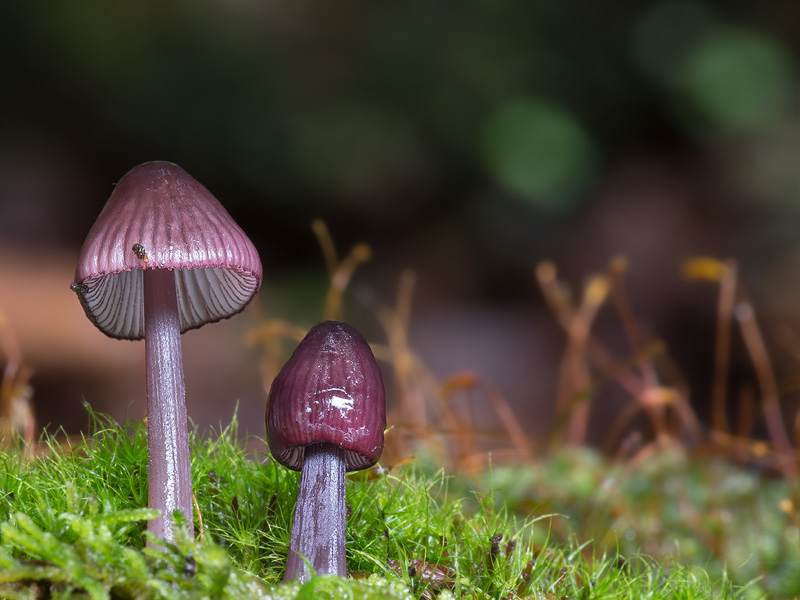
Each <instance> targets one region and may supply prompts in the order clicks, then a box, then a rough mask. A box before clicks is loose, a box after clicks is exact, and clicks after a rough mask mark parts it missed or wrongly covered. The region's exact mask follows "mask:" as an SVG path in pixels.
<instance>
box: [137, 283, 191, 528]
mask: <svg viewBox="0 0 800 600" xmlns="http://www.w3.org/2000/svg"><path fill="white" fill-rule="evenodd" d="M144 318H145V329H144V330H145V358H146V362H147V446H148V453H149V480H148V481H149V487H148V504H149V506H150V508H157V509H159V510H160V511H161V516H160V517H158V518H157V519H153V520H152V521H150V522H149V523H148V525H147V528H148V530H149V531H150V532H151V533H154V534H156V535H158V536H160V537H163V538H165V539H167V540H172V539H173V538H174V535H173V532H172V524H173V518H172V515H173V513H174V512H175V511H176V510H178V511H180V512H181V513H183V516H184V519H185V522H186V523H188V524H190V525H191V523H193V520H192V479H191V471H190V463H189V440H188V432H187V418H186V388H185V386H184V382H183V354H182V351H181V331H180V320H179V316H178V299H177V292H176V291H175V275H174V273H173V272H172V271H171V270H168V269H145V270H144Z"/></svg>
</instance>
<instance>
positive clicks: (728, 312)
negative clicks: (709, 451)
mask: <svg viewBox="0 0 800 600" xmlns="http://www.w3.org/2000/svg"><path fill="white" fill-rule="evenodd" d="M736 280H737V266H736V262H734V261H732V260H726V261H725V262H723V263H722V271H721V275H720V282H719V283H720V286H719V307H718V309H717V335H716V340H715V344H714V384H713V388H712V390H711V426H712V427H713V428H714V429H716V430H717V431H724V432H728V431H730V426H729V424H728V416H727V410H726V406H725V399H726V397H727V394H728V369H729V363H730V353H731V323H732V321H733V307H734V303H735V301H736V287H737V283H736Z"/></svg>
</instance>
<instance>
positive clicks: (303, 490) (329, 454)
mask: <svg viewBox="0 0 800 600" xmlns="http://www.w3.org/2000/svg"><path fill="white" fill-rule="evenodd" d="M344 474H345V462H344V451H343V450H342V449H341V448H339V447H338V446H335V445H333V444H314V445H312V446H309V447H307V448H306V449H305V460H304V462H303V470H302V474H301V476H300V491H299V492H298V494H297V506H296V507H295V512H294V522H293V523H292V539H291V541H290V543H289V557H288V560H287V561H286V575H285V577H284V578H283V579H284V581H290V580H292V579H299V580H300V581H301V582H305V581H307V580H308V579H309V578H310V576H311V573H310V572H309V570H308V567H307V566H306V564H305V563H304V561H303V559H302V557H301V555H302V556H304V557H305V558H306V559H307V560H308V561H309V563H310V564H311V567H312V568H313V569H314V572H315V573H330V574H333V575H339V576H340V577H346V576H347V564H346V561H345V496H344V490H345V477H344Z"/></svg>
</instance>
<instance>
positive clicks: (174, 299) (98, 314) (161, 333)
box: [70, 162, 262, 539]
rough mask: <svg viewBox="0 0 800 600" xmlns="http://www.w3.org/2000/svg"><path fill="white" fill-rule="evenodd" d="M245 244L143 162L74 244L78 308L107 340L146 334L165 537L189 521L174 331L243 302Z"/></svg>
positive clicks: (255, 265)
mask: <svg viewBox="0 0 800 600" xmlns="http://www.w3.org/2000/svg"><path fill="white" fill-rule="evenodd" d="M261 278H262V270H261V261H260V259H259V257H258V252H257V251H256V249H255V247H254V246H253V244H252V243H251V242H250V240H249V239H248V238H247V236H246V235H245V234H244V232H243V231H242V230H241V229H240V228H239V226H238V225H237V224H236V223H235V222H234V220H233V219H232V218H231V217H230V215H229V214H228V213H227V212H226V210H225V209H224V208H223V207H222V205H221V204H220V203H219V202H218V201H217V199H216V198H214V196H212V195H211V193H210V192H209V191H208V190H207V189H206V188H205V187H203V186H202V185H201V184H200V183H199V182H197V181H196V180H195V179H193V178H192V177H191V176H190V175H189V174H188V173H186V171H184V170H183V169H181V168H180V167H179V166H177V165H174V164H172V163H167V162H151V163H145V164H143V165H139V166H138V167H135V168H133V169H132V170H131V171H129V172H128V173H127V174H126V175H125V176H124V177H123V178H122V179H121V180H120V181H119V183H117V185H116V187H115V188H114V191H113V193H112V194H111V197H110V198H109V199H108V202H107V203H106V205H105V207H104V208H103V210H102V212H101V213H100V215H99V216H98V218H97V221H96V222H95V224H94V226H93V227H92V229H91V231H89V235H88V236H87V238H86V241H85V242H84V244H83V248H82V249H81V253H80V257H79V259H78V267H77V270H76V272H75V281H74V282H73V283H72V284H71V285H70V287H71V288H72V289H73V290H74V291H75V292H76V293H77V295H78V298H79V300H80V302H81V305H82V306H83V309H84V311H85V312H86V316H87V317H89V319H90V320H91V321H92V323H94V324H95V325H96V326H97V328H98V329H100V331H102V332H103V333H105V334H106V335H108V336H110V337H112V338H118V339H128V340H138V339H142V338H144V340H145V358H146V370H147V435H148V452H149V461H148V463H149V464H148V467H149V475H148V482H149V490H148V496H149V502H148V504H149V506H150V507H151V508H157V509H160V510H161V516H160V517H159V518H157V519H154V520H152V521H150V522H149V524H148V529H149V530H150V531H151V532H152V533H154V534H156V535H158V536H160V537H163V538H166V539H172V538H173V532H172V521H173V518H172V516H173V513H174V511H176V510H178V511H180V512H181V513H182V514H183V517H184V520H185V522H186V523H189V524H191V523H192V522H193V519H192V486H191V473H190V468H189V445H188V432H187V418H186V400H185V395H186V391H185V387H184V379H183V356H182V349H181V337H180V336H181V334H182V333H183V332H185V331H187V330H189V329H195V328H198V327H201V326H203V325H204V324H206V323H212V322H214V321H218V320H220V319H224V318H226V317H230V316H232V315H235V314H236V313H238V312H240V311H241V310H243V309H244V307H245V306H246V305H247V303H248V302H250V300H251V299H252V298H253V296H254V295H255V294H256V292H257V291H258V289H259V287H260V285H261Z"/></svg>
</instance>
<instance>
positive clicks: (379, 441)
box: [267, 321, 386, 471]
mask: <svg viewBox="0 0 800 600" xmlns="http://www.w3.org/2000/svg"><path fill="white" fill-rule="evenodd" d="M385 428H386V392H385V391H384V388H383V377H382V376H381V371H380V368H379V367H378V363H377V362H376V361H375V357H374V356H373V354H372V350H370V347H369V344H367V342H366V340H365V339H364V338H363V337H362V336H361V334H360V333H358V331H356V330H355V329H354V328H353V327H352V326H350V325H348V324H347V323H341V322H338V321H324V322H322V323H320V324H318V325H315V326H314V327H312V328H311V330H310V331H309V332H308V334H307V335H306V337H305V338H303V341H301V342H300V345H298V346H297V348H296V349H295V351H294V353H293V354H292V356H291V358H290V359H289V360H288V361H287V363H286V364H285V365H284V366H283V368H282V369H281V371H280V373H278V376H277V377H276V378H275V380H274V381H273V382H272V387H271V388H270V391H269V398H268V400H267V443H268V444H269V449H270V451H271V452H272V455H273V456H274V457H275V460H277V461H278V462H279V463H281V464H282V465H284V466H285V467H288V468H289V469H293V470H295V471H299V470H301V469H302V467H303V460H304V457H305V447H306V446H310V445H312V444H335V445H336V446H339V447H340V448H342V449H343V450H344V451H345V452H344V460H345V465H346V466H345V468H346V470H348V471H358V470H361V469H366V468H367V467H370V466H372V465H374V464H375V463H376V462H377V461H378V458H379V457H380V455H381V452H382V451H383V431H384V429H385Z"/></svg>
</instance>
